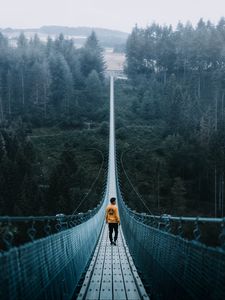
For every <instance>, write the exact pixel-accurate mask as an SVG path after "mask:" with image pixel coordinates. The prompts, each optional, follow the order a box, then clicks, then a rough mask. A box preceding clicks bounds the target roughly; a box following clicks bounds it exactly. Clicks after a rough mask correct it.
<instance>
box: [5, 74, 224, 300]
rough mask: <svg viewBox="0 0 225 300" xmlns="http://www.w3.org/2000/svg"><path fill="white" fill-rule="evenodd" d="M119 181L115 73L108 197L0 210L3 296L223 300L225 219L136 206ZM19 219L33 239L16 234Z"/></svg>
mask: <svg viewBox="0 0 225 300" xmlns="http://www.w3.org/2000/svg"><path fill="white" fill-rule="evenodd" d="M120 185H121V183H120V181H119V178H118V171H117V156H116V145H115V120H114V78H113V77H112V76H111V78H110V132H109V156H108V171H107V181H106V186H105V190H104V195H103V197H102V200H101V201H100V203H99V204H98V205H97V207H95V208H94V209H93V210H91V211H88V212H86V213H79V214H75V215H71V216H64V215H58V216H45V217H0V224H1V226H0V236H1V242H0V245H1V246H2V249H1V252H0V299H1V300H11V299H12V300H14V299H23V300H25V299H27V300H29V299H33V300H34V299H54V300H66V299H71V300H74V299H93V300H97V299H99V300H125V299H127V300H138V299H159V300H161V299H171V300H172V299H173V300H174V299H178V300H180V299H215V300H220V299H225V219H221V218H196V217H172V216H154V215H152V214H151V213H150V214H145V213H142V214H141V213H137V212H135V211H132V210H131V209H130V208H129V207H128V206H127V205H126V203H125V202H124V199H123V196H122V193H121V190H120ZM111 197H116V199H117V202H118V205H119V213H120V217H121V226H120V229H119V240H118V244H117V246H111V245H110V243H109V240H108V229H107V226H106V224H105V218H104V215H105V208H106V205H107V204H108V202H109V199H110V198H111ZM19 224H20V225H21V226H22V227H23V228H24V230H25V232H26V234H27V236H28V237H29V240H30V242H26V243H22V241H18V240H16V234H17V232H16V231H17V227H18V226H19ZM211 225H212V226H214V227H213V228H214V230H215V231H216V235H217V240H218V243H217V244H216V245H213V246H212V245H206V244H205V243H204V242H203V239H202V238H203V227H204V228H208V227H207V226H209V228H210V226H211ZM40 228H41V229H42V230H43V232H44V236H43V235H42V236H40V237H39V236H38V233H37V232H38V230H40ZM217 232H218V234H217Z"/></svg>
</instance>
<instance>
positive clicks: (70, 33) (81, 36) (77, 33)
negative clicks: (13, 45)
mask: <svg viewBox="0 0 225 300" xmlns="http://www.w3.org/2000/svg"><path fill="white" fill-rule="evenodd" d="M0 31H1V32H2V33H3V34H4V35H6V36H7V37H8V38H9V39H11V40H12V41H13V40H14V39H16V38H17V37H18V36H19V34H20V33H21V32H23V33H24V34H25V35H26V36H27V37H28V38H31V37H33V36H34V35H35V34H38V35H39V37H40V38H41V40H42V41H46V40H47V38H48V36H50V37H52V38H53V39H54V38H55V37H56V36H58V35H59V34H60V33H62V34H64V35H65V36H66V37H67V38H71V39H73V41H74V44H75V45H76V46H77V47H80V46H82V45H83V44H84V42H85V40H86V38H87V37H88V36H89V35H90V34H91V32H92V31H95V33H96V34H97V36H98V39H99V42H100V44H101V46H102V47H112V48H114V47H118V46H121V45H124V44H125V43H126V40H127V37H128V33H126V32H122V31H118V30H111V29H105V28H95V27H65V26H42V27H40V28H27V29H26V28H25V29H12V28H5V29H0Z"/></svg>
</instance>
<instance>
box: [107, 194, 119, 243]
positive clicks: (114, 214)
mask: <svg viewBox="0 0 225 300" xmlns="http://www.w3.org/2000/svg"><path fill="white" fill-rule="evenodd" d="M110 202H111V203H110V204H109V205H108V206H107V207H106V214H105V219H106V223H107V224H109V239H110V242H111V245H115V246H116V241H117V237H118V225H119V224H120V217H119V213H118V207H117V206H116V198H111V199H110ZM113 231H115V235H114V239H113Z"/></svg>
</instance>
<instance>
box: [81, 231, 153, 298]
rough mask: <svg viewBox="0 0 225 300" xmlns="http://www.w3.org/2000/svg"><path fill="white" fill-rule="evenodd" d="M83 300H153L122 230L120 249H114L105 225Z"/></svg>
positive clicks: (90, 268)
mask: <svg viewBox="0 0 225 300" xmlns="http://www.w3.org/2000/svg"><path fill="white" fill-rule="evenodd" d="M77 299H79V300H84V299H85V300H139V299H145V300H149V297H148V295H147V293H146V291H145V288H144V286H143V284H142V282H141V279H140V277H139V275H138V273H137V270H136V267H135V265H134V262H133V259H132V257H131V256H130V253H129V250H128V247H127V245H126V242H125V239H124V237H123V232H122V230H121V228H120V227H119V236H118V240H117V246H111V244H110V241H109V238H108V226H107V225H105V226H104V228H103V230H102V233H101V237H100V239H99V242H98V244H97V247H96V249H95V253H94V255H93V258H92V261H91V263H90V266H89V269H88V271H87V273H86V276H85V279H84V282H83V285H82V287H81V290H80V293H79V295H78V298H77Z"/></svg>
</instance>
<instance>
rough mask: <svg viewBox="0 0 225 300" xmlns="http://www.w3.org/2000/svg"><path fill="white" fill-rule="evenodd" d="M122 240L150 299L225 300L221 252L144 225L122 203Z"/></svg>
mask: <svg viewBox="0 0 225 300" xmlns="http://www.w3.org/2000/svg"><path fill="white" fill-rule="evenodd" d="M118 194H119V211H120V215H121V225H122V229H123V233H124V236H125V238H126V241H127V243H128V246H129V250H130V252H131V254H132V256H133V258H134V261H135V264H136V266H137V268H138V270H139V271H140V273H141V275H142V278H143V279H144V282H145V284H146V286H147V287H148V288H149V290H150V294H152V296H153V299H173V300H174V299H214V300H219V299H221V300H222V299H225V251H224V249H223V247H207V246H206V245H204V244H202V243H200V242H198V241H196V240H187V239H184V238H183V237H181V236H179V235H174V234H172V233H170V232H168V231H167V230H161V229H158V228H155V227H154V226H151V225H146V224H144V222H142V221H141V219H140V217H137V218H136V217H135V213H134V212H133V211H131V210H130V209H129V208H128V207H127V206H126V205H125V203H124V201H123V198H122V195H121V193H120V191H118Z"/></svg>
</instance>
